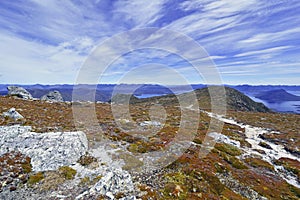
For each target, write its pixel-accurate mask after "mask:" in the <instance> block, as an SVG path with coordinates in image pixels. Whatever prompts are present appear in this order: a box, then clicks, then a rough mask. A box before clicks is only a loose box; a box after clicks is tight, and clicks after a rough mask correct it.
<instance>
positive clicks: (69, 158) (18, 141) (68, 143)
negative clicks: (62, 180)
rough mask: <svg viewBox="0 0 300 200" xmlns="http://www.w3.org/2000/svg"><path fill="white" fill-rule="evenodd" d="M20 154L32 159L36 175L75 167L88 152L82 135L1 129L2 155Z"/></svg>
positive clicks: (18, 128)
mask: <svg viewBox="0 0 300 200" xmlns="http://www.w3.org/2000/svg"><path fill="white" fill-rule="evenodd" d="M12 150H17V151H20V152H21V153H23V154H25V155H26V156H29V157H30V158H31V164H32V169H33V170H34V171H46V170H56V169H58V168H59V167H61V166H68V165H71V164H73V163H75V162H76V161H77V160H78V159H79V158H80V156H82V155H84V154H85V153H86V151H87V150H88V141H87V138H86V135H85V134H84V133H83V132H81V131H79V132H49V133H35V132H30V127H22V126H9V127H8V126H0V155H2V154H4V153H6V152H9V151H12Z"/></svg>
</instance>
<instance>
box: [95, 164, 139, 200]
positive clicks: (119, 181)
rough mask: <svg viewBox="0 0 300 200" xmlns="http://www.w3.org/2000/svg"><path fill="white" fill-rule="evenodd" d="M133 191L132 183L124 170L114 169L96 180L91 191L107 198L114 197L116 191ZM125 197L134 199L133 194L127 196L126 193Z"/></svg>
mask: <svg viewBox="0 0 300 200" xmlns="http://www.w3.org/2000/svg"><path fill="white" fill-rule="evenodd" d="M132 191H134V185H133V182H132V179H131V176H130V174H129V173H128V172H126V171H124V170H118V169H115V170H114V171H110V172H108V173H106V175H105V176H104V177H103V178H101V179H100V181H99V182H97V183H96V184H95V185H94V187H93V188H91V191H90V192H91V193H100V194H102V195H104V196H105V197H107V198H109V199H115V195H116V194H118V193H124V194H126V193H128V192H132ZM125 199H128V200H129V199H135V197H134V196H132V197H129V196H127V195H126V198H125Z"/></svg>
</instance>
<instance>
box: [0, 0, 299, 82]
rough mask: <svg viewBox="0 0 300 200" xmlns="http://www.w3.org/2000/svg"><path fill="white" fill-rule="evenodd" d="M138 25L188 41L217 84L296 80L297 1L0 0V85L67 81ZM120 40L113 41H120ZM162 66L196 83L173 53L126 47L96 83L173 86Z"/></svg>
mask: <svg viewBox="0 0 300 200" xmlns="http://www.w3.org/2000/svg"><path fill="white" fill-rule="evenodd" d="M146 27H156V28H161V29H168V30H172V31H176V32H178V33H180V34H184V35H186V36H188V37H191V38H192V39H194V40H195V41H196V42H197V43H198V44H199V45H200V46H202V47H203V49H204V50H205V51H206V52H207V54H208V55H209V56H210V58H211V59H212V60H213V62H214V63H215V65H216V68H217V70H218V71H219V73H220V76H221V78H222V80H223V83H225V84H254V85H258V84H282V85H284V84H285V85H287V84H293V85H300V78H299V77H300V56H299V55H300V1H298V0H265V1H262V0H239V1H237V0H199V1H197V0H193V1H192V0H187V1H176V0H175V1H174V0H151V1H145V0H117V1H112V0H76V1H75V0H73V1H70V0H64V1H60V0H51V1H46V0H14V1H9V0H2V1H0V67H1V68H0V69H1V70H0V83H19V84H34V83H41V84H56V83H69V84H72V83H75V82H76V78H77V75H78V73H79V71H80V69H81V67H82V66H83V65H84V63H85V61H86V60H87V59H88V57H89V55H90V54H91V53H92V52H93V51H94V50H97V47H98V46H99V45H101V44H102V43H103V42H104V41H106V40H109V38H111V37H112V36H114V35H116V34H120V33H124V32H126V31H130V30H132V29H138V28H146ZM170 37H171V36H170ZM137 38H138V37H137ZM125 41H126V39H124V41H123V43H122V41H121V43H122V44H116V46H122V45H128V43H126V42H125ZM174 42H178V41H176V38H174ZM116 46H115V48H118V47H116ZM182 48H183V49H186V48H187V47H186V46H184V45H182ZM107 51H110V49H107ZM181 51H183V50H181ZM106 53H107V52H106ZM99 65H101V63H100V62H99ZM163 65H164V66H168V67H169V68H167V67H164V66H163ZM139 66H141V67H140V70H136V69H137V68H138V67H139ZM143 66H146V68H145V69H147V73H145V70H141V69H143V68H142V67H143ZM100 67H103V66H100ZM169 69H176V70H177V71H178V73H179V74H180V75H182V76H184V77H185V78H186V79H187V80H188V82H189V83H201V82H203V80H201V79H199V78H196V77H194V74H195V72H194V71H193V70H190V69H191V67H190V66H189V63H188V62H186V61H185V60H183V59H182V58H181V57H180V56H178V55H176V54H172V53H170V52H166V51H162V50H157V49H150V50H149V49H139V50H135V49H133V50H132V52H128V53H127V54H126V55H123V56H122V57H120V59H118V60H116V61H115V62H114V63H112V65H111V66H110V67H109V69H108V70H107V72H106V73H105V76H104V77H103V83H115V82H118V80H120V77H122V76H123V75H124V74H126V73H128V72H130V71H132V70H133V71H134V72H133V73H132V75H131V76H130V78H129V79H128V80H127V81H128V82H129V83H142V82H149V83H155V78H157V79H158V80H162V82H163V83H165V84H180V83H178V82H177V78H176V76H172V75H171V74H170V70H169ZM149 77H152V79H150V78H149ZM124 80H125V79H124ZM101 83H102V82H101Z"/></svg>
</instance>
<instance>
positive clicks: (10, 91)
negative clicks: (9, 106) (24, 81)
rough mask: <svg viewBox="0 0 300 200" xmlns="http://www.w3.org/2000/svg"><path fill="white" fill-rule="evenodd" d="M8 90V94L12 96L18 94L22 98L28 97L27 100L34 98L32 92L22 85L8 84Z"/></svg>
mask: <svg viewBox="0 0 300 200" xmlns="http://www.w3.org/2000/svg"><path fill="white" fill-rule="evenodd" d="M7 90H8V95H10V96H17V97H19V98H21V99H26V100H28V99H33V97H32V96H31V94H30V93H29V92H28V91H27V90H25V89H24V88H22V87H18V86H8V87H7Z"/></svg>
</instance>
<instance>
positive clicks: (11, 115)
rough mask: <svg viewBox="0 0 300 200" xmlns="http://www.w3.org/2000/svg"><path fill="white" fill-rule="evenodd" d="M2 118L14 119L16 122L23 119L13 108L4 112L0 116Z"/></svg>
mask: <svg viewBox="0 0 300 200" xmlns="http://www.w3.org/2000/svg"><path fill="white" fill-rule="evenodd" d="M2 116H3V117H9V118H11V119H14V120H18V119H23V118H24V117H23V116H22V115H21V114H20V113H18V111H16V109H15V108H11V109H9V110H8V111H7V112H4V113H3V114H2Z"/></svg>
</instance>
